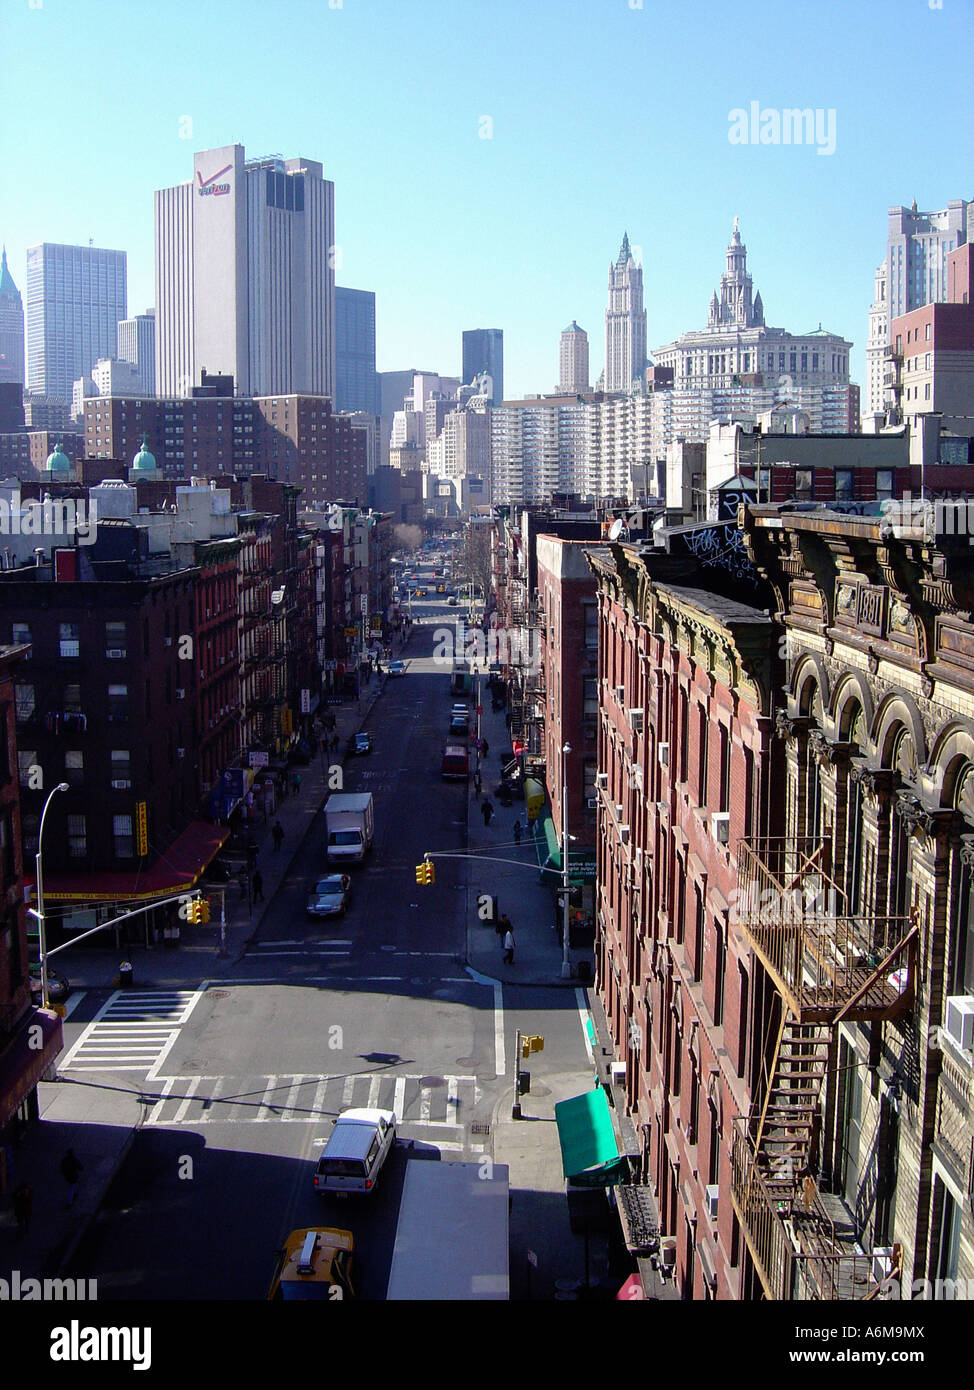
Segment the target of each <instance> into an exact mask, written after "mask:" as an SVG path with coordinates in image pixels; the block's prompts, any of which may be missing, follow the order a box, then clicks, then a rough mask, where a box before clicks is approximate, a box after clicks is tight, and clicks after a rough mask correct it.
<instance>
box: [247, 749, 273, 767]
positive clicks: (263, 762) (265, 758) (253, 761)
mask: <svg viewBox="0 0 974 1390" xmlns="http://www.w3.org/2000/svg"><path fill="white" fill-rule="evenodd" d="M270 756H271V755H270V754H269V753H260V752H254V753H248V755H247V761H248V762H249V763H250V766H251V767H266V766H267V764H268V763H269V762H270Z"/></svg>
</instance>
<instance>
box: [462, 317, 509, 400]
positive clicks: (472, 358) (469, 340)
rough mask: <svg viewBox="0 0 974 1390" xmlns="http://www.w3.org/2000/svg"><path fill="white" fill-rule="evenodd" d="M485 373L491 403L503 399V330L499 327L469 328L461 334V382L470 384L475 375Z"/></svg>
mask: <svg viewBox="0 0 974 1390" xmlns="http://www.w3.org/2000/svg"><path fill="white" fill-rule="evenodd" d="M484 373H486V375H487V376H489V377H490V382H491V392H490V397H489V399H490V403H491V405H500V403H501V401H502V400H503V399H504V330H503V329H501V328H469V329H467V330H466V332H465V333H464V334H463V384H464V386H470V385H472V383H473V380H474V378H475V377H478V376H481V375H483V374H484Z"/></svg>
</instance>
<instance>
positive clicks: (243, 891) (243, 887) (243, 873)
mask: <svg viewBox="0 0 974 1390" xmlns="http://www.w3.org/2000/svg"><path fill="white" fill-rule="evenodd" d="M237 882H238V883H239V884H240V896H241V897H242V898H245V897H246V896H247V870H246V868H245V867H244V865H243V864H241V865H240V868H239V869H238V870H237Z"/></svg>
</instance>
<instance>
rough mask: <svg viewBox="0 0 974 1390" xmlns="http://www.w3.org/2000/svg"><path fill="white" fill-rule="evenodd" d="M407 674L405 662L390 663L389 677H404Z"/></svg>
mask: <svg viewBox="0 0 974 1390" xmlns="http://www.w3.org/2000/svg"><path fill="white" fill-rule="evenodd" d="M405 674H406V663H405V662H404V661H390V662H389V675H390V676H404V675H405Z"/></svg>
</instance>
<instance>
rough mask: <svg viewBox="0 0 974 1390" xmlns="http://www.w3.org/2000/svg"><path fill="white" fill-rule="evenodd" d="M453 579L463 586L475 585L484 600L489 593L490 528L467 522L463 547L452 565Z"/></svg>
mask: <svg viewBox="0 0 974 1390" xmlns="http://www.w3.org/2000/svg"><path fill="white" fill-rule="evenodd" d="M453 577H454V579H459V580H460V581H461V582H462V583H464V584H477V585H479V586H480V590H481V593H482V594H483V596H484V599H485V600H486V598H487V595H488V593H489V592H490V527H489V526H478V525H475V524H473V523H470V522H468V523H467V525H466V526H465V527H464V533H463V546H462V548H461V549H460V551H459V553H458V555H457V559H456V562H455V565H454V571H453Z"/></svg>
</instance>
